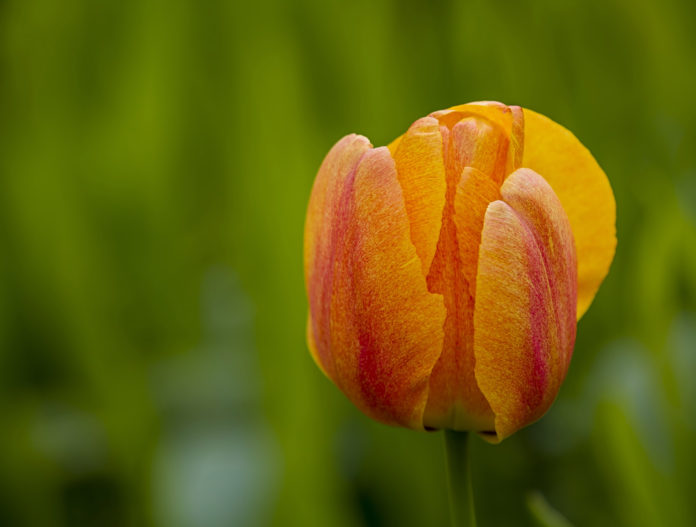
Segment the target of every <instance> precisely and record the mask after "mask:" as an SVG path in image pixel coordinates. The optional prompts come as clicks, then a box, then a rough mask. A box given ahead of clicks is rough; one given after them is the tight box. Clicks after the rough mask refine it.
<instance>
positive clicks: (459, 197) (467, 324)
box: [425, 167, 500, 430]
mask: <svg viewBox="0 0 696 527" xmlns="http://www.w3.org/2000/svg"><path fill="white" fill-rule="evenodd" d="M453 184H454V182H453ZM452 195H453V204H452V210H451V211H450V213H451V218H446V221H445V227H443V233H442V234H441V240H440V244H441V245H440V247H441V249H442V253H438V256H436V259H435V262H434V264H433V268H432V269H431V274H430V275H429V276H428V279H429V285H430V289H431V291H436V292H442V293H443V296H444V299H445V306H446V307H447V309H448V313H447V320H446V322H445V327H444V330H445V346H444V348H443V351H442V355H441V356H440V358H439V360H438V362H437V364H436V365H435V368H434V369H433V373H432V375H431V377H430V393H429V395H428V405H427V407H426V416H425V424H426V425H427V426H429V427H432V428H450V429H454V430H490V429H491V428H492V427H493V412H492V411H491V408H490V406H489V404H488V402H487V401H486V399H485V397H484V396H483V394H482V393H481V391H480V390H479V387H478V384H477V382H476V379H475V377H474V350H473V311H474V297H475V292H476V267H477V262H478V246H479V243H480V240H481V230H482V229H483V218H484V215H485V213H486V209H487V208H488V204H489V203H490V202H491V201H493V200H495V199H498V198H500V192H499V189H498V185H496V184H495V183H494V182H493V181H492V180H491V178H490V177H489V176H488V175H486V174H484V173H483V172H481V171H480V170H477V169H475V168H472V167H467V168H465V169H464V170H463V171H462V173H461V177H460V178H459V180H458V183H457V184H456V187H454V188H453V191H452ZM447 231H449V232H447ZM448 234H449V239H448V237H447V235H448ZM453 252H454V253H455V254H452V253H453ZM439 256H441V257H439ZM457 256H458V258H457Z"/></svg>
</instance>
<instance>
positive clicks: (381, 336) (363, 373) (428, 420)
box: [304, 102, 616, 442]
mask: <svg viewBox="0 0 696 527" xmlns="http://www.w3.org/2000/svg"><path fill="white" fill-rule="evenodd" d="M614 223H615V203H614V197H613V194H612V191H611V187H610V186H609V182H608V181H607V179H606V176H605V175H604V172H603V171H602V170H601V168H600V167H599V165H598V164H597V162H596V161H595V160H594V158H593V157H592V155H591V154H590V153H589V151H588V150H587V149H586V148H585V147H583V146H582V144H581V143H580V142H579V141H578V140H577V139H576V138H575V136H573V135H572V134H571V133H570V132H569V131H568V130H566V129H565V128H563V127H561V126H560V125H558V124H556V123H554V122H553V121H551V120H550V119H548V118H546V117H544V116H542V115H540V114H537V113H535V112H532V111H530V110H526V109H522V108H520V107H517V106H505V105H503V104H500V103H490V102H486V103H472V104H465V105H461V106H456V107H453V108H450V109H449V110H443V111H438V112H434V113H432V114H430V115H429V116H427V117H424V118H422V119H419V120H417V121H416V122H415V123H413V125H411V127H410V128H409V129H408V131H407V132H406V133H405V134H404V135H402V136H401V137H399V138H398V139H396V140H395V141H394V142H392V143H391V144H390V145H389V146H388V147H380V148H373V147H372V145H371V144H370V142H369V141H368V140H367V139H366V138H364V137H362V136H358V135H349V136H346V137H344V138H343V139H341V140H340V141H339V142H338V143H337V144H336V145H335V146H334V147H333V148H332V149H331V151H330V152H329V153H328V155H327V156H326V158H325V159H324V162H323V163H322V165H321V168H320V169H319V173H318V174H317V177H316V180H315V182H314V187H313V189H312V194H311V197H310V202H309V207H308V211H307V218H306V223H305V241H304V259H305V282H306V286H307V295H308V300H309V316H308V323H307V339H308V343H309V348H310V350H311V353H312V356H313V357H314V359H315V361H316V362H317V364H318V365H319V367H320V368H321V369H322V371H323V372H324V373H325V374H326V375H327V376H328V377H329V378H330V379H331V380H332V381H333V382H334V383H335V384H336V385H337V386H338V387H339V388H340V389H341V390H342V391H343V392H344V393H345V394H346V395H347V396H348V397H349V398H350V400H351V401H352V402H353V403H354V404H355V405H356V406H358V408H360V409H361V410H362V411H363V412H365V413H366V414H367V415H369V416H371V417H373V418H375V419H377V420H379V421H382V422H384V423H387V424H392V425H400V426H405V427H409V428H413V429H439V428H447V429H454V430H473V431H477V432H479V433H481V434H482V435H483V436H484V437H485V438H486V439H488V440H490V441H492V442H497V441H500V440H502V439H503V438H505V437H507V436H509V435H510V434H512V433H514V432H515V431H516V430H518V429H520V428H522V427H523V426H526V425H527V424H530V423H531V422H533V421H535V420H537V419H538V418H539V417H541V416H542V415H543V414H544V413H545V412H546V410H548V408H549V407H550V405H551V403H552V402H553V400H554V399H555V397H556V395H557V393H558V390H559V388H560V385H561V383H562V382H563V379H564V377H565V375H566V371H567V369H568V365H569V363H570V358H571V356H572V352H573V344H574V342H575V330H576V322H577V320H578V319H579V318H580V316H582V314H583V313H584V312H585V310H586V309H587V308H588V307H589V305H590V303H591V301H592V299H593V297H594V295H595V293H596V291H597V288H598V287H599V285H600V283H601V282H602V280H603V279H604V277H605V275H606V273H607V272H608V269H609V265H610V264H611V261H612V259H613V255H614V248H615V245H616V238H615V227H614Z"/></svg>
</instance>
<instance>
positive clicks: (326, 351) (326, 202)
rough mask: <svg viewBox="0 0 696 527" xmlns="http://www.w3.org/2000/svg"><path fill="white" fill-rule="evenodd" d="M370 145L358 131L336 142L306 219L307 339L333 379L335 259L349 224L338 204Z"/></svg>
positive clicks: (323, 168) (320, 365) (321, 171)
mask: <svg viewBox="0 0 696 527" xmlns="http://www.w3.org/2000/svg"><path fill="white" fill-rule="evenodd" d="M371 148H372V145H370V142H369V141H368V140H367V138H365V137H362V136H359V135H355V134H351V135H347V136H346V137H344V138H343V139H341V140H340V141H339V142H338V143H336V144H335V145H334V146H333V148H332V149H331V150H330V151H329V153H328V154H327V155H326V158H325V159H324V161H323V163H322V164H321V167H320V168H319V172H318V174H317V177H316V179H315V180H314V186H313V187H312V194H311V197H310V199H309V206H308V209H307V218H306V220H305V233H304V270H305V285H306V287H307V297H308V299H309V313H310V314H309V317H308V324H307V325H308V328H307V341H308V344H309V349H310V351H311V352H312V357H314V360H315V361H316V362H317V364H318V365H319V367H320V368H321V369H322V371H324V373H326V374H327V375H328V376H329V377H330V378H332V379H333V378H334V364H333V358H332V356H331V354H330V346H329V332H328V328H329V307H330V298H331V291H332V289H333V278H334V274H333V261H334V260H335V255H336V252H337V250H338V248H339V245H340V244H341V242H342V233H343V231H345V228H346V227H345V226H344V225H342V224H343V223H345V222H344V220H343V218H342V217H341V215H340V214H339V208H340V205H341V199H342V196H343V193H344V189H345V184H346V180H347V179H348V177H349V176H350V174H351V173H352V172H354V171H355V169H356V167H357V164H358V161H359V160H360V158H361V157H362V156H363V155H364V154H365V152H367V151H368V150H370V149H371Z"/></svg>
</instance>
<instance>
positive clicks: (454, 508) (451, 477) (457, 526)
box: [445, 430, 476, 527]
mask: <svg viewBox="0 0 696 527" xmlns="http://www.w3.org/2000/svg"><path fill="white" fill-rule="evenodd" d="M469 435H470V434H469V432H455V431H453V430H445V446H446V449H447V483H448V486H449V498H450V511H451V514H452V526H453V527H476V513H475V512H474V491H473V489H472V486H471V462H470V460H469Z"/></svg>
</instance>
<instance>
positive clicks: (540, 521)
mask: <svg viewBox="0 0 696 527" xmlns="http://www.w3.org/2000/svg"><path fill="white" fill-rule="evenodd" d="M527 508H528V509H529V512H530V513H531V515H532V519H533V522H534V525H536V526H538V527H573V524H572V523H570V522H569V521H568V520H567V519H566V518H565V517H564V516H563V515H562V514H561V513H560V512H558V511H557V510H556V509H554V508H553V507H552V506H551V504H550V503H549V502H548V501H547V500H546V498H545V497H544V495H543V494H542V493H541V492H539V491H538V490H535V491H532V492H530V493H529V494H527Z"/></svg>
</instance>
